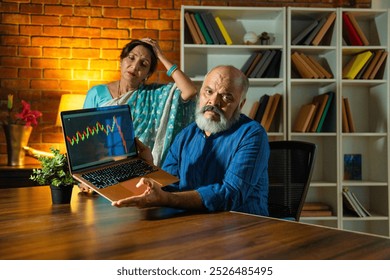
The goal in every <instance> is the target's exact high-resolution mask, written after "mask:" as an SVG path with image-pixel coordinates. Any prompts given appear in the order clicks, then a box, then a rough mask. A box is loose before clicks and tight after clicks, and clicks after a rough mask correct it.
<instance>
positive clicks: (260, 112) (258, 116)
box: [255, 94, 269, 123]
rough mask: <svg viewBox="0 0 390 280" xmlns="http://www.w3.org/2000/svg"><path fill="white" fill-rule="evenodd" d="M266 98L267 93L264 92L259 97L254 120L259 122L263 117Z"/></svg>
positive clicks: (267, 96)
mask: <svg viewBox="0 0 390 280" xmlns="http://www.w3.org/2000/svg"><path fill="white" fill-rule="evenodd" d="M268 99H269V95H268V94H264V95H263V96H261V97H260V100H259V108H258V109H257V112H256V115H255V120H256V121H257V122H259V123H261V119H262V118H263V115H264V111H265V108H266V107H267V103H268Z"/></svg>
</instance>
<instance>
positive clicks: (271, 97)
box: [260, 95, 274, 128]
mask: <svg viewBox="0 0 390 280" xmlns="http://www.w3.org/2000/svg"><path fill="white" fill-rule="evenodd" d="M273 100H274V95H270V96H269V98H268V101H267V106H265V110H264V114H263V116H262V117H261V122H260V124H261V125H262V126H263V127H264V126H265V123H266V121H267V118H268V115H269V112H270V111H271V107H272V103H273ZM264 128H265V127H264Z"/></svg>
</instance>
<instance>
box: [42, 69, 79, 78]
mask: <svg viewBox="0 0 390 280" xmlns="http://www.w3.org/2000/svg"><path fill="white" fill-rule="evenodd" d="M43 78H45V79H47V78H49V79H71V78H72V72H71V71H70V70H63V69H62V70H61V69H44V70H43Z"/></svg>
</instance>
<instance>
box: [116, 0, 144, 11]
mask: <svg viewBox="0 0 390 280" xmlns="http://www.w3.org/2000/svg"><path fill="white" fill-rule="evenodd" d="M145 2H146V1H145V0H131V1H129V0H119V1H118V6H119V7H129V8H133V9H134V8H145V7H146V3H145Z"/></svg>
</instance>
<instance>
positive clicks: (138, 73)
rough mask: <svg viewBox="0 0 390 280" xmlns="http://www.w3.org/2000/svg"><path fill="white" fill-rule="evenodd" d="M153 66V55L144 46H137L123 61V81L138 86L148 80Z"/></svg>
mask: <svg viewBox="0 0 390 280" xmlns="http://www.w3.org/2000/svg"><path fill="white" fill-rule="evenodd" d="M150 64H151V55H150V52H149V50H148V49H147V48H145V47H144V46H141V45H139V46H136V47H135V48H133V49H132V50H131V51H130V53H129V54H128V56H127V57H125V58H124V59H122V61H121V75H122V79H124V80H127V81H129V82H131V84H133V85H135V86H138V85H140V84H141V83H143V82H144V80H145V79H146V78H148V75H149V71H150Z"/></svg>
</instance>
